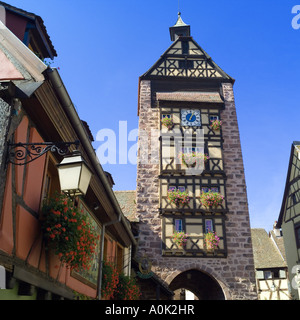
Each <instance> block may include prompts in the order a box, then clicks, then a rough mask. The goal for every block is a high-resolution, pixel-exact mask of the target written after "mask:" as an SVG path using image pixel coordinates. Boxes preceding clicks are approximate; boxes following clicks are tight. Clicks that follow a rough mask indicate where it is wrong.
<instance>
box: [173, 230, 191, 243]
mask: <svg viewBox="0 0 300 320" xmlns="http://www.w3.org/2000/svg"><path fill="white" fill-rule="evenodd" d="M187 237H188V234H186V233H184V232H183V231H175V232H174V233H173V235H172V240H173V242H174V243H175V244H176V245H177V246H178V247H184V246H185V245H186V242H187Z"/></svg>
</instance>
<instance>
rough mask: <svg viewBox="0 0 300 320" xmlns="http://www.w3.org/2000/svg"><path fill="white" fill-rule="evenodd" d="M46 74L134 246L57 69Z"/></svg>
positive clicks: (117, 204)
mask: <svg viewBox="0 0 300 320" xmlns="http://www.w3.org/2000/svg"><path fill="white" fill-rule="evenodd" d="M45 72H46V73H47V75H48V78H49V80H50V82H51V83H52V85H53V88H54V90H55V92H56V93H57V95H58V97H59V98H60V100H61V104H62V106H63V108H64V109H65V111H66V114H67V115H68V116H69V117H70V120H71V123H72V124H73V126H74V128H75V130H76V133H77V134H78V138H79V139H80V142H81V144H82V145H83V147H84V148H85V150H86V152H87V154H88V156H89V158H90V160H91V162H92V164H93V166H94V169H95V171H96V174H97V175H98V176H99V177H100V179H101V182H102V183H103V185H104V187H105V190H106V192H107V193H108V196H109V198H110V200H111V202H112V205H113V207H114V210H115V212H116V213H117V214H119V218H120V215H121V220H122V224H123V226H124V228H125V229H126V231H127V233H128V235H129V237H130V239H131V241H132V245H133V246H134V247H136V245H137V242H136V240H135V238H134V236H133V234H132V231H131V229H130V227H129V226H128V224H127V219H126V218H125V216H124V215H123V213H122V210H121V208H120V205H119V203H118V201H117V199H116V197H115V195H114V192H113V191H112V188H111V186H110V184H109V182H108V180H107V177H106V175H105V173H104V171H103V169H102V167H101V164H100V162H99V160H98V158H97V157H96V154H95V151H94V148H93V146H92V144H91V142H90V141H89V139H88V137H87V135H86V132H85V131H84V128H83V126H82V123H81V121H80V118H79V116H78V114H77V112H76V110H75V107H74V104H73V102H72V100H71V98H70V96H69V94H68V92H67V89H66V88H65V85H64V83H63V81H62V79H61V77H60V75H59V73H58V71H57V69H55V68H48V69H47V70H46V71H45Z"/></svg>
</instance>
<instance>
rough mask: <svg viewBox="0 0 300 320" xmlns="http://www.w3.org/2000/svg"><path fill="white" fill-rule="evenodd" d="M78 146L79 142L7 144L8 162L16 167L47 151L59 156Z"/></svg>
mask: <svg viewBox="0 0 300 320" xmlns="http://www.w3.org/2000/svg"><path fill="white" fill-rule="evenodd" d="M71 145H75V146H76V149H77V148H78V146H79V141H78V140H76V141H73V142H62V141H60V142H43V143H22V142H20V143H10V144H8V162H10V163H13V164H15V165H18V166H22V165H25V164H27V163H30V162H32V161H34V160H36V159H38V158H40V157H41V156H42V155H44V154H45V153H47V152H48V151H51V152H57V153H58V154H59V155H61V156H65V155H67V154H69V153H70V152H69V147H70V146H71Z"/></svg>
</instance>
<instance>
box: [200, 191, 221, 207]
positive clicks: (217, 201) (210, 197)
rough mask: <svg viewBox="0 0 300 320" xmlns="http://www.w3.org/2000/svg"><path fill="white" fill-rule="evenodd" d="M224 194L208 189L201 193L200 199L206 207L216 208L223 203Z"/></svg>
mask: <svg viewBox="0 0 300 320" xmlns="http://www.w3.org/2000/svg"><path fill="white" fill-rule="evenodd" d="M223 200H224V196H223V195H222V194H221V193H219V192H214V191H211V190H208V191H207V192H202V193H201V195H200V201H201V203H202V205H203V206H204V207H206V208H214V207H217V206H219V205H221V204H222V202H223Z"/></svg>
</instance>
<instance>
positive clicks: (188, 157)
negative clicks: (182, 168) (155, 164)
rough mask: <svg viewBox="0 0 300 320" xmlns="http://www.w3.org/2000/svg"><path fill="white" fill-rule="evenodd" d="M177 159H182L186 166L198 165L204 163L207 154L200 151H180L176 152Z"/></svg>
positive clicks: (207, 157)
mask: <svg viewBox="0 0 300 320" xmlns="http://www.w3.org/2000/svg"><path fill="white" fill-rule="evenodd" d="M178 158H179V160H181V161H182V163H183V164H185V165H186V166H187V167H195V166H197V167H200V166H203V167H204V165H205V163H206V161H207V160H208V159H209V156H208V155H207V154H205V153H202V152H195V151H193V152H180V153H179V154H178Z"/></svg>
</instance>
